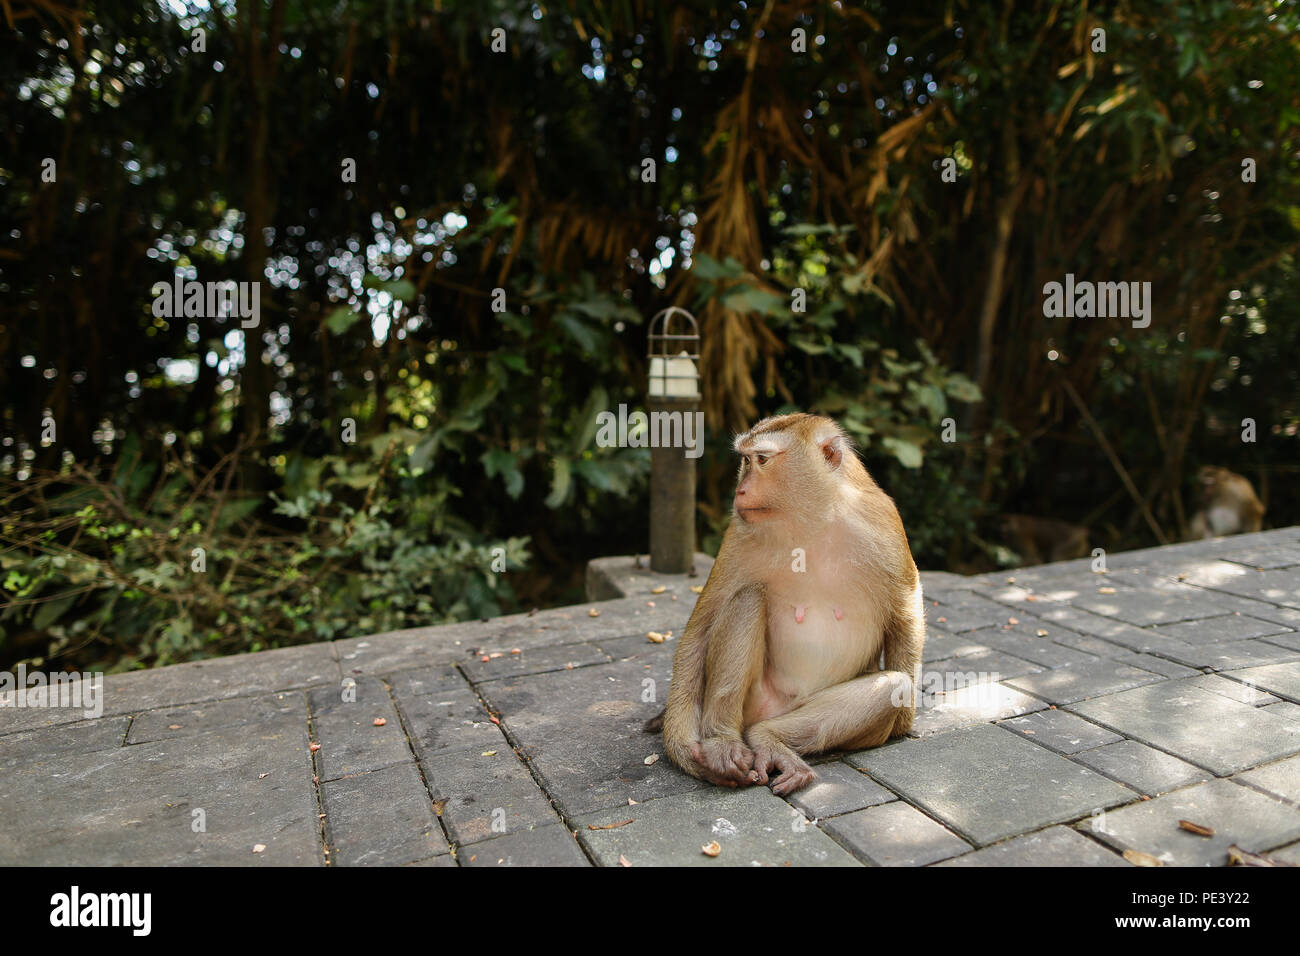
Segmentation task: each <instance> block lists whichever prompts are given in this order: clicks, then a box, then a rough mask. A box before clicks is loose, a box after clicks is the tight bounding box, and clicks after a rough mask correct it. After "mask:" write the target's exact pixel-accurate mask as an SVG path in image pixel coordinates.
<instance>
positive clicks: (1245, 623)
mask: <svg viewBox="0 0 1300 956" xmlns="http://www.w3.org/2000/svg"><path fill="white" fill-rule="evenodd" d="M1154 630H1155V631H1156V632H1157V633H1159V634H1165V635H1168V636H1169V637H1174V638H1177V639H1178V640H1180V641H1186V642H1187V643H1189V644H1224V643H1229V642H1231V641H1244V640H1246V639H1248V638H1252V637H1265V636H1267V635H1269V634H1283V633H1285V632H1287V631H1288V630H1290V628H1288V627H1286V626H1285V625H1282V624H1274V623H1273V622H1271V621H1261V620H1260V619H1259V618H1255V617H1247V616H1246V615H1244V614H1224V615H1221V616H1220V617H1204V618H1201V619H1200V620H1196V621H1182V622H1180V623H1178V624H1164V625H1161V626H1160V627H1157V628H1154Z"/></svg>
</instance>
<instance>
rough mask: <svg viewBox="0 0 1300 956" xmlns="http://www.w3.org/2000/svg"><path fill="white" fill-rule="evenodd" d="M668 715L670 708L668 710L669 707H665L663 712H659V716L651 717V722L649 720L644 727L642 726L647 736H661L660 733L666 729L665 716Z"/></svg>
mask: <svg viewBox="0 0 1300 956" xmlns="http://www.w3.org/2000/svg"><path fill="white" fill-rule="evenodd" d="M666 713H668V708H667V707H665V708H664V709H663V710H661V711H659V713H658V714H656V715H655V716H653V717H651V718H650V719H649V720H647V721H646V722H645V723H644V724H642V725H641V729H642V730H643V731H645V732H646V733H647V734H660V733H663V729H664V714H666Z"/></svg>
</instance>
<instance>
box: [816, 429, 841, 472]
mask: <svg viewBox="0 0 1300 956" xmlns="http://www.w3.org/2000/svg"><path fill="white" fill-rule="evenodd" d="M821 448H822V457H823V458H825V459H826V464H828V465H830V467H831V470H832V471H834V470H835V469H836V468H838V467H840V462H842V461H844V442H843V440H842V439H841V438H840V436H839V435H832V436H831V437H830V438H827V439H826V440H825V441H823V442H822V444H821Z"/></svg>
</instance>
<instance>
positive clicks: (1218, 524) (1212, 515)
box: [1205, 505, 1241, 534]
mask: <svg viewBox="0 0 1300 956" xmlns="http://www.w3.org/2000/svg"><path fill="white" fill-rule="evenodd" d="M1205 518H1206V523H1207V524H1208V525H1209V526H1210V530H1211V531H1212V532H1214V533H1215V534H1236V533H1237V532H1238V531H1240V530H1241V518H1240V516H1239V514H1238V512H1237V509H1236V508H1235V507H1224V506H1222V505H1216V506H1215V507H1213V508H1211V509H1210V510H1209V511H1208V512H1207V513H1206V516H1205Z"/></svg>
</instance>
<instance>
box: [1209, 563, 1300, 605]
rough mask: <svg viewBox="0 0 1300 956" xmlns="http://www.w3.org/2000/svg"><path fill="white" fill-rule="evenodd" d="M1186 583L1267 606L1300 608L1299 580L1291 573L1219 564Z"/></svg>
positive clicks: (1299, 578) (1284, 570)
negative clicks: (1266, 604) (1246, 598)
mask: <svg viewBox="0 0 1300 956" xmlns="http://www.w3.org/2000/svg"><path fill="white" fill-rule="evenodd" d="M1187 580H1188V581H1189V582H1191V583H1192V584H1195V585H1197V586H1199V587H1202V588H1207V589H1209V590H1213V591H1224V592H1226V593H1228V594H1236V595H1240V596H1241V597H1248V598H1253V599H1255V600H1257V601H1263V602H1265V603H1268V604H1273V605H1282V606H1284V607H1290V608H1300V577H1297V575H1296V574H1295V573H1294V572H1293V571H1290V570H1286V569H1282V570H1276V571H1255V570H1252V569H1250V568H1244V567H1242V566H1241V565H1238V564H1229V563H1228V562H1226V561H1218V562H1215V563H1214V564H1213V565H1210V566H1206V567H1202V568H1198V569H1197V570H1195V571H1193V572H1192V573H1191V574H1189V575H1188V577H1187Z"/></svg>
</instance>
